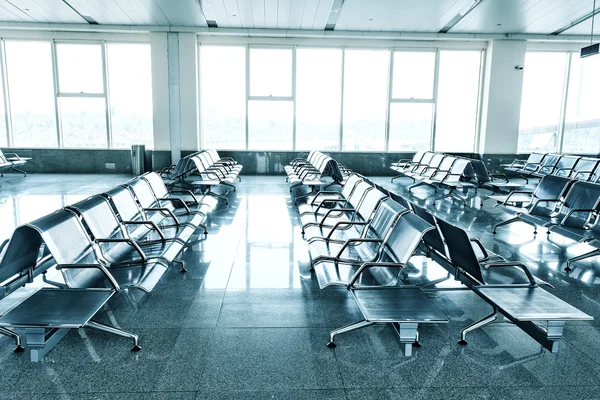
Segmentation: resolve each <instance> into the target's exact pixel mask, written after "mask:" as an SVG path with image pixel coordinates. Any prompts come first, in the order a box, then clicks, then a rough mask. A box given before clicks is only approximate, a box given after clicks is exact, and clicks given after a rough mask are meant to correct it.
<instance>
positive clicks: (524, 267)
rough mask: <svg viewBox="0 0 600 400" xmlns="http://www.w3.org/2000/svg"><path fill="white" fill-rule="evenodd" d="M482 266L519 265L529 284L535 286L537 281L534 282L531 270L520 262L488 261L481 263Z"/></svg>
mask: <svg viewBox="0 0 600 400" xmlns="http://www.w3.org/2000/svg"><path fill="white" fill-rule="evenodd" d="M483 267H484V268H502V267H519V268H521V269H522V270H523V272H525V275H526V276H527V279H528V280H529V283H530V284H531V286H537V282H536V280H535V278H534V277H533V275H532V274H531V272H530V271H529V269H528V268H527V266H526V265H525V264H523V263H520V262H506V263H489V264H483Z"/></svg>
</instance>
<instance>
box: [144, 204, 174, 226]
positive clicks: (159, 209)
mask: <svg viewBox="0 0 600 400" xmlns="http://www.w3.org/2000/svg"><path fill="white" fill-rule="evenodd" d="M144 211H158V212H161V213H163V212H166V213H167V214H169V217H171V218H173V220H174V221H175V223H176V224H177V225H179V220H178V219H177V217H176V216H175V214H173V211H171V210H169V209H168V208H164V207H150V208H144Z"/></svg>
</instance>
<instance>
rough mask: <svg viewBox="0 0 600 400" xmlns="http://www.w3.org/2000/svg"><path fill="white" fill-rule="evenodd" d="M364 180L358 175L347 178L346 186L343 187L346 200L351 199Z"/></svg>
mask: <svg viewBox="0 0 600 400" xmlns="http://www.w3.org/2000/svg"><path fill="white" fill-rule="evenodd" d="M361 181H362V179H361V177H360V176H359V175H357V174H352V175H350V176H349V177H348V178H346V182H344V186H343V187H342V197H343V198H344V199H349V198H350V197H351V196H352V193H353V192H354V190H355V189H356V186H357V185H358V183H359V182H361Z"/></svg>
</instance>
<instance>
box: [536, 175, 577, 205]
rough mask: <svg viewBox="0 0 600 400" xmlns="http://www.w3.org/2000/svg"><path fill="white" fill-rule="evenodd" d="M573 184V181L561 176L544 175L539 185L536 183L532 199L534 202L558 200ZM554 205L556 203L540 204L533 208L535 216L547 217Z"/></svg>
mask: <svg viewBox="0 0 600 400" xmlns="http://www.w3.org/2000/svg"><path fill="white" fill-rule="evenodd" d="M573 182H575V181H573V180H572V179H569V178H565V177H562V176H554V175H546V176H544V177H543V178H542V179H541V180H540V183H538V185H537V187H536V188H535V190H534V191H533V198H534V200H535V199H545V200H551V199H560V198H561V197H562V196H563V195H564V194H565V193H566V192H567V190H568V189H569V188H570V186H571V184H572V183H573ZM532 204H534V203H532ZM556 205H557V204H556V203H543V202H542V203H541V204H540V205H539V206H536V207H535V214H538V215H549V213H550V212H552V210H554V208H555V206H556Z"/></svg>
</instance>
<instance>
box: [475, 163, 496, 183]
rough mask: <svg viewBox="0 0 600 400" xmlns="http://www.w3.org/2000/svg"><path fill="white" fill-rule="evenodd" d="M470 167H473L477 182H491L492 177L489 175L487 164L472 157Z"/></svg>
mask: <svg viewBox="0 0 600 400" xmlns="http://www.w3.org/2000/svg"><path fill="white" fill-rule="evenodd" d="M471 167H472V168H473V172H474V173H475V177H476V179H477V182H479V183H480V184H484V183H488V182H491V180H492V178H491V177H490V174H489V172H488V169H487V166H486V165H485V163H484V162H483V161H481V160H475V159H473V160H471Z"/></svg>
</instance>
